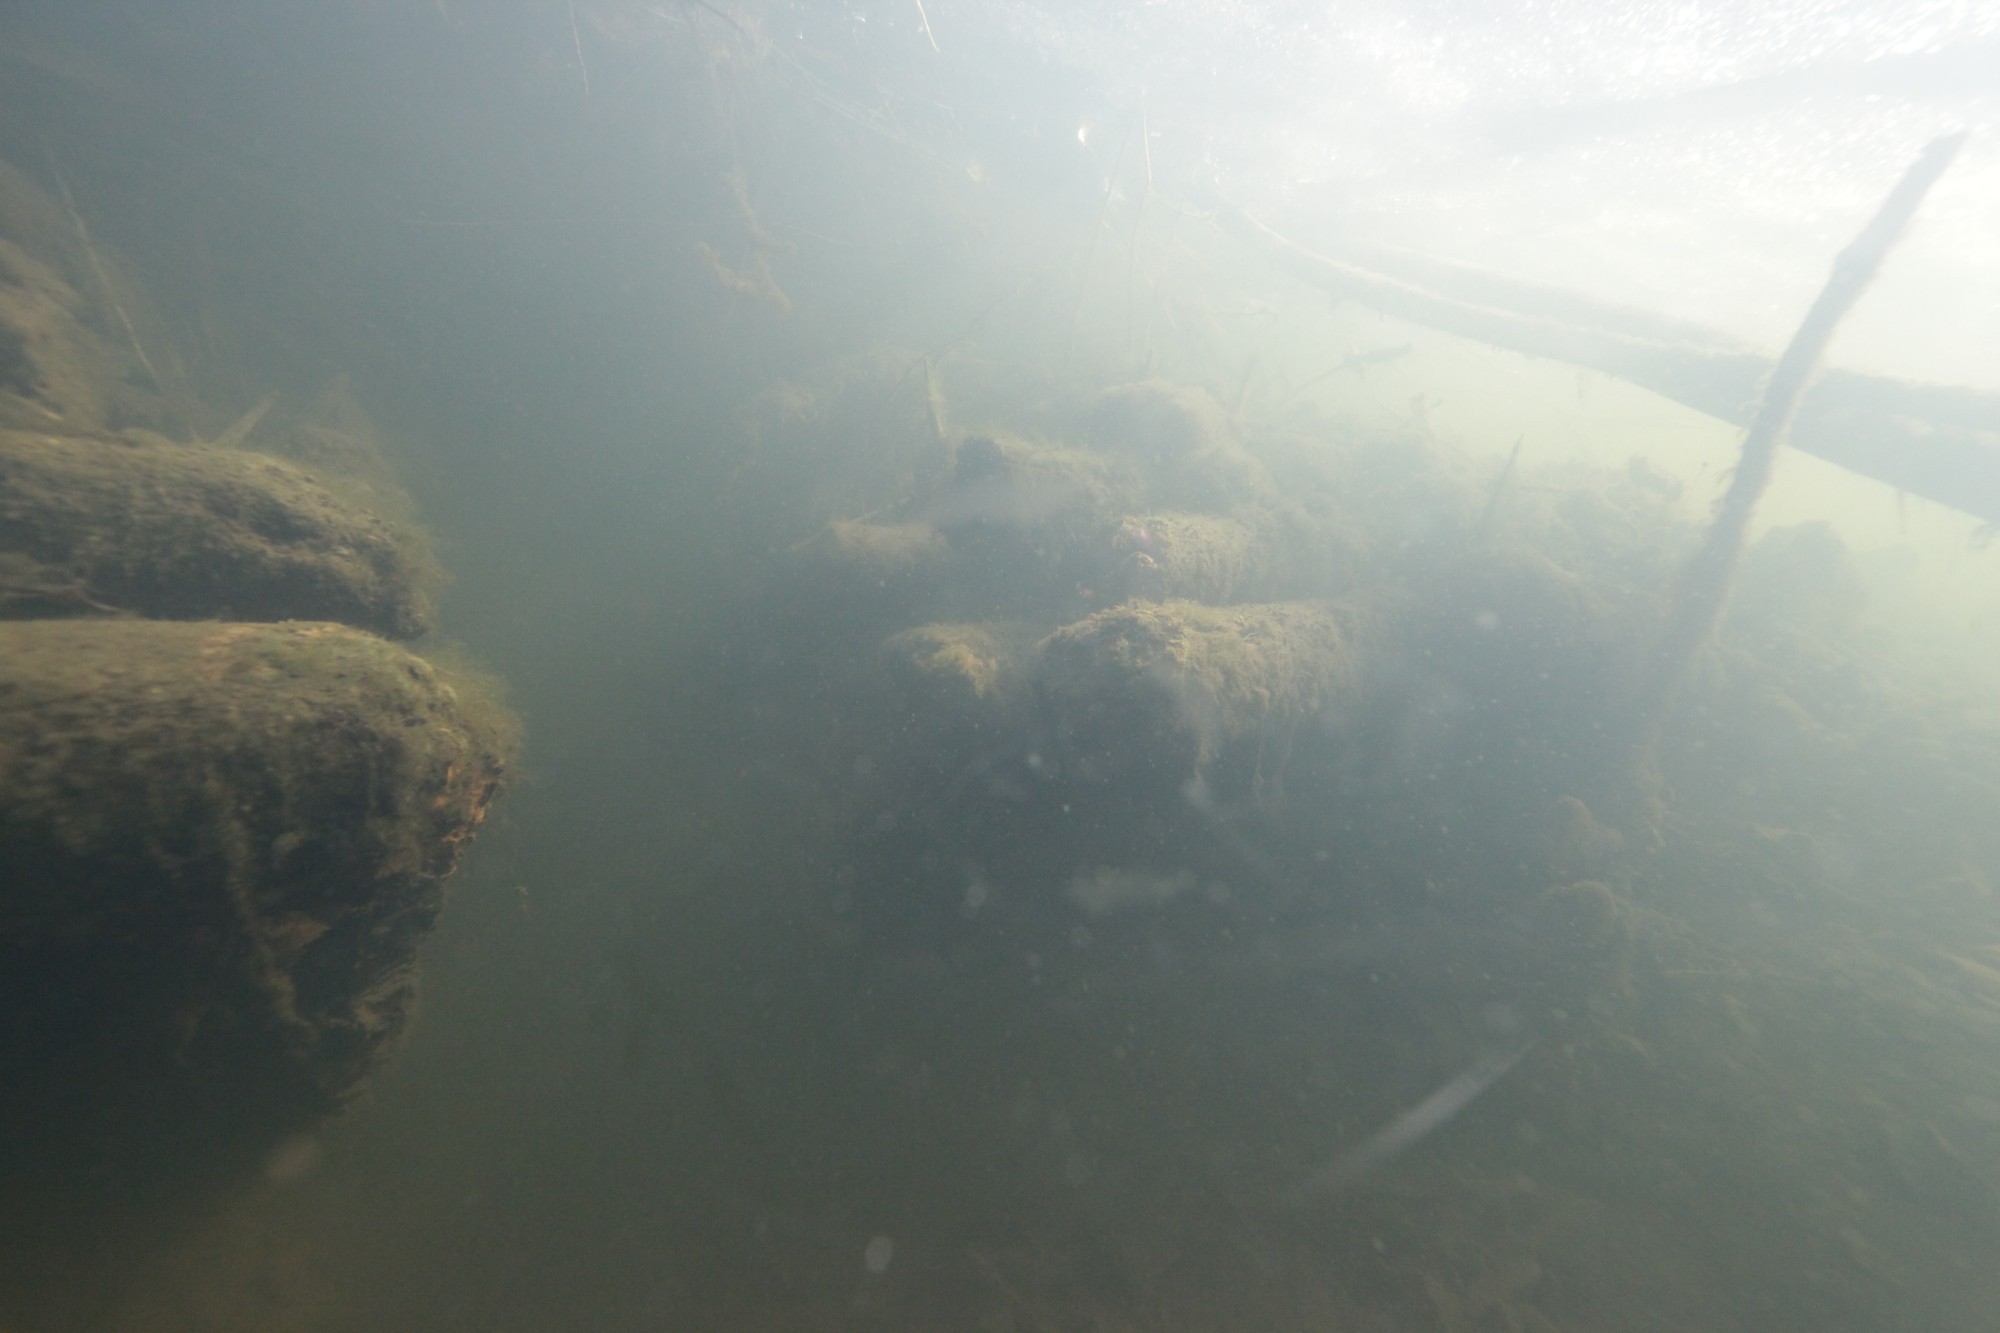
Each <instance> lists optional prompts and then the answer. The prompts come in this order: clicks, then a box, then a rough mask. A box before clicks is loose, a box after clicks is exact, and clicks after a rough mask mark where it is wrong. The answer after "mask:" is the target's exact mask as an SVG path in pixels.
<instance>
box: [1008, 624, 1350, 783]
mask: <svg viewBox="0 0 2000 1333" xmlns="http://www.w3.org/2000/svg"><path fill="white" fill-rule="evenodd" d="M1349 637H1350V635H1349V629H1348V627H1347V626H1346V625H1344V624H1343V618H1342V617H1341V616H1340V615H1338V614H1336V612H1335V611H1334V610H1333V609H1331V608H1329V607H1327V606H1324V605H1321V604H1318V603H1311V602H1273V603H1263V604H1253V605H1245V606H1228V607H1214V606H1202V605H1199V604H1196V603H1193V602H1167V603H1162V604H1157V605H1155V604H1147V603H1138V602H1133V603H1127V604H1126V605H1124V606H1118V607H1113V608H1112V609H1110V610H1108V611H1101V612H1099V613H1098V614H1096V615H1094V616H1091V617H1089V618H1088V619H1085V620H1081V621H1078V622H1077V623H1076V624H1074V625H1068V626H1065V627H1064V628H1062V629H1059V630H1057V631H1056V632H1055V633H1054V634H1052V635H1050V636H1049V637H1048V638H1047V639H1045V640H1043V642H1042V644H1041V647H1040V660H1039V662H1038V663H1037V664H1036V669H1035V682H1036V686H1037V688H1038V690H1039V691H1040V693H1041V695H1042V698H1043V700H1044V701H1045V702H1046V703H1047V704H1048V705H1049V706H1050V707H1051V709H1052V710H1053V713H1054V716H1055V721H1056V723H1057V725H1058V727H1059V729H1060V730H1061V731H1062V732H1063V734H1064V735H1065V736H1066V737H1067V738H1068V740H1069V744H1070V746H1071V747H1072V749H1073V750H1074V751H1075V752H1076V754H1077V755H1078V756H1079V758H1081V759H1082V760H1083V761H1084V762H1085V763H1086V764H1087V765H1091V766H1095V767H1097V768H1099V769H1100V770H1101V771H1103V772H1105V773H1106V775H1107V776H1109V775H1112V774H1118V775H1124V776H1128V777H1131V778H1133V779H1134V780H1137V781H1141V782H1144V781H1147V780H1148V779H1155V780H1159V781H1162V782H1172V783H1175V784H1179V783H1180V782H1182V781H1184V780H1186V779H1187V778H1189V777H1192V776H1196V775H1198V774H1199V773H1200V771H1201V769H1202V767H1203V766H1204V765H1205V764H1206V763H1207V762H1208V761H1209V760H1210V759H1212V758H1214V757H1215V756H1216V755H1217V754H1219V753H1221V752H1222V750H1223V749H1224V748H1225V747H1227V746H1228V745H1230V744H1231V743H1232V742H1234V741H1237V740H1239V739H1243V738H1246V737H1254V738H1257V739H1258V740H1259V741H1262V740H1265V739H1271V740H1274V741H1276V742H1277V743H1278V744H1280V745H1282V744H1283V743H1284V742H1285V740H1286V739H1287V738H1288V737H1289V734H1290V731H1291V729H1292V728H1293V727H1294V726H1296V724H1297V723H1299V722H1300V721H1302V720H1304V719H1306V718H1309V717H1311V716H1313V715H1314V714H1316V713H1317V712H1319V710H1320V709H1322V708H1324V707H1326V706H1328V705H1329V704H1332V703H1334V702H1335V701H1336V700H1337V699H1339V698H1340V697H1341V696H1342V695H1344V694H1346V693H1347V692H1349V691H1350V690H1351V689H1352V685H1353V678H1354V665H1353V649H1352V646H1351V644H1350V642H1349Z"/></svg>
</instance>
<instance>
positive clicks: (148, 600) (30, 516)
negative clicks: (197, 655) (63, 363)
mask: <svg viewBox="0 0 2000 1333" xmlns="http://www.w3.org/2000/svg"><path fill="white" fill-rule="evenodd" d="M433 581H434V579H433V575H432V572H431V570H430V566H429V561H428V558H427V556H426V553H425V551H424V549H423V547H422V545H421V543H420V542H418V541H417V540H416V539H415V538H414V537H413V536H412V535H411V534H410V533H407V532H405V531H403V530H402V529H400V528H398V527H397V526H396V525H394V524H391V523H389V522H387V521H385V520H383V519H381V518H379V517H377V516H375V515H374V514H371V513H368V512H365V511H363V510H360V509H357V508H355V507H353V506H351V505H348V504H346V503H344V502H343V501H342V500H341V499H340V498H339V497H338V496H337V495H335V494H334V492H333V491H332V490H330V489H329V488H328V487H327V486H326V485H324V484H323V483H322V482H320V481H319V480H318V478H316V477H315V476H314V475H313V474H312V473H311V472H308V471H307V470H306V469H304V468H302V467H299V466H297V465H295V464H292V463H287V462H285V461H283V460H282V459H277V458H270V457H266V456H265V455H262V454H256V453H251V452H248V451H246V450H241V449H225V448H217V447H215V446H212V445H201V444H173V443H169V442H167V441H165V440H156V439H152V438H146V437H140V438H129V437H128V438H103V437H96V436H55V435H46V434H37V433H31V432H26V431H0V619H16V618H44V617H50V616H67V615H87V614H93V613H108V612H126V613H131V614H136V615H141V616H148V617H154V618H160V619H169V620H184V619H206V618H220V619H229V620H287V619H307V620H335V621H340V622H341V623H343V624H348V625H354V626H358V627H360V628H362V629H370V630H376V631H379V632H381V633H384V634H388V635H390V636H392V637H396V638H409V637H414V636H415V635H418V634H421V633H423V632H424V630H426V629H427V628H428V627H429V623H430V605H429V588H428V585H429V584H430V583H431V582H433Z"/></svg>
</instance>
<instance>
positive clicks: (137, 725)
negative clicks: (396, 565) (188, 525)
mask: <svg viewBox="0 0 2000 1333" xmlns="http://www.w3.org/2000/svg"><path fill="white" fill-rule="evenodd" d="M506 749H507V732H506V724H505V721H504V716H503V715H502V714H501V713H500V712H499V710H498V708H497V706H496V705H492V704H489V703H481V702H478V701H477V700H476V699H474V700H473V701H471V702H468V701H467V699H464V698H461V696H460V695H459V693H458V692H456V691H454V689H453V688H452V687H451V686H450V685H448V684H447V683H446V682H445V681H444V680H443V679H442V678H441V677H440V675H439V674H438V672H437V671H436V670H435V669H434V668H432V667H431V666H430V665H429V664H427V663H426V662H424V661H423V660H421V659H419V658H416V657H413V656H411V655H410V654H409V653H407V652H405V651H404V650H402V649H401V648H398V647H396V646H395V645H393V644H390V643H388V642H386V641H384V640H382V639H379V638H376V637H374V636H372V635H368V634H364V633H360V632H357V631H355V630H351V629H348V628H346V627H343V626H339V625H329V624H316V623H303V622H294V623H287V624H276V625H245V624H221V623H213V622H207V623H177V622H159V621H132V620H98V621H90V620H60V621H28V622H12V623H0V1069H4V1070H5V1071H6V1075H5V1084H6V1096H5V1097H4V1098H0V1197H6V1196H8V1195H9V1194H10V1193H12V1192H14V1191H15V1190H17V1189H19V1190H20V1191H21V1193H20V1194H19V1195H17V1198H24V1197H28V1196H31V1195H33V1194H35V1193H37V1192H38V1191H36V1190H35V1189H34V1188H32V1187H33V1186H36V1185H38V1184H39V1185H40V1186H42V1187H43V1188H48V1189H54V1190H56V1191H57V1195H56V1197H58V1198H60V1199H63V1200H68V1199H69V1197H70V1193H71V1192H74V1191H75V1190H80V1189H82V1188H83V1186H82V1185H81V1184H80V1183H79V1182H84V1181H91V1182H100V1183H102V1184H103V1185H104V1186H105V1187H106V1188H120V1189H129V1188H132V1187H133V1182H135V1181H137V1182H150V1181H154V1180H156V1179H158V1178H160V1177H162V1176H166V1177H176V1176H177V1174H178V1173H183V1172H184V1173H186V1174H187V1175H189V1176H191V1177H193V1178H194V1179H196V1180H201V1181H207V1180H212V1179H213V1177H214V1175H215V1173H216V1172H217V1170H218V1169H219V1166H220V1164H221V1163H223V1162H225V1161H227V1160H229V1159H232V1158H233V1157H235V1156H237V1155H240V1154H242V1153H245V1152H248V1153H251V1154H255V1153H257V1152H259V1151H261V1150H262V1149H263V1148H266V1147H268V1145H269V1144H270V1143H271V1142H272V1141H274V1140H275V1139H276V1138H277V1137H278V1136H281V1135H283V1134H285V1133H287V1132H290V1131H292V1130H295V1129H297V1128H300V1127H302V1126H303V1125H305V1124H308V1123H310V1122H311V1120H312V1119H313V1118H314V1117H316V1116H318V1115H320V1114H323V1113H324V1112H325V1111H327V1110H328V1109H330V1108H332V1107H334V1106H336V1105H338V1104H339V1103H340V1102H341V1100H342V1099H343V1098H345V1097H347V1096H349V1095H350V1094H351V1093H352V1092H354V1091H355V1090H356V1089H357V1088H358V1087H359V1086H360V1084H361V1083H362V1082H363V1080H364V1079H365V1078H366V1076H367V1074H368V1072H369V1070H370V1069H371V1067H372V1066H373V1064H374V1062H375V1060H376V1058H377V1057H378V1055H379V1054H380V1053H381V1052H382V1051H383V1050H384V1049H385V1047H386V1046H387V1045H388V1043H389V1042H390V1040H391V1038H393V1037H394V1036H395V1035H396V1033H397V1032H398V1030H399V1029H400V1028H401V1027H402V1026H403V1023H404V1020H405V1017H406V1015H407V1013H408V1010H409V1006H410V1001H411V986H412V980H413V971H412V968H413V962H412V959H413V953H414V950H415V948H416V946H417V943H418V942H419V940H420V939H421V938H422V937H423V936H424V934H425V933H426V931H427V929H428V928H429V926H430V924H431V922H432V920H433V918H434V917H435V916H436V914H437V911H438V907H439V902H440V893H441V890H440V881H441V880H442V879H443V878H444V877H445V876H446V875H448V874H450V873H451V871H452V869H453V868H454V866H455V865H456V863H457V861H458V858H459V854H460V853H461V851H462V850H463V849H464V847H465V845H466V842H467V840H468V839H469V838H470V837H471V836H472V834H473V832H474V830H475V829H476V828H477V827H478V826H479V823H480V821H481V819H482V818H483V816H484V815H485V813H486V808H487V803H488V802H489V801H490V800H491V799H492V797H493V794H494V792H495V789H496V787H497V786H498V784H499V781H500V779H501V775H502V770H503V768H504V766H505V763H506ZM237 1165H238V1166H240V1165H241V1163H240V1162H239V1163H237ZM92 1188H96V1185H93V1186H92ZM15 1213H16V1209H15V1208H14V1207H13V1206H12V1205H9V1206H8V1207H7V1208H5V1209H0V1223H4V1224H5V1225H4V1226H0V1244H4V1243H5V1240H6V1235H5V1232H6V1231H8V1230H9V1229H11V1228H12V1227H14V1226H16V1225H19V1224H21V1221H22V1219H21V1218H20V1217H19V1216H18V1215H11V1214H15Z"/></svg>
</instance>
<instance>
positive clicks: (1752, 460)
mask: <svg viewBox="0 0 2000 1333" xmlns="http://www.w3.org/2000/svg"><path fill="white" fill-rule="evenodd" d="M1965 138H1966V136H1965V135H1964V134H1962V133H1960V134H1949V135H1945V136H1943V137H1942V138H1938V139H1933V140H1932V141H1931V142H1930V144H1929V145H1928V146H1927V147H1926V148H1925V149H1924V151H1923V154H1922V155H1921V156H1920V157H1918V159H1917V160H1916V161H1915V162H1914V163H1912V164H1911V165H1910V167H1909V169H1908V170H1907V171H1905V172H1904V173H1903V177H1902V179H1901V180H1899V181H1898V182H1897V183H1896V187H1895V188H1894V189H1893V190H1891V191H1890V192H1889V195H1888V197H1887V198H1886V199H1884V200H1883V201H1882V205H1881V207H1880V208H1879V209H1878V210H1877V211H1876V214H1875V216H1874V217H1873V218H1871V219H1870V220H1869V222H1868V225H1867V226H1865V227H1863V228H1862V230H1861V232H1860V234H1859V235H1857V236H1856V237H1855V238H1854V240H1853V241H1852V242H1850V243H1849V245H1848V247H1847V248H1846V249H1845V250H1842V251H1841V252H1840V254H1839V255H1838V256H1836V257H1835V259H1834V262H1833V272H1832V273H1830V274H1829V275H1828V276H1827V280H1826V285H1825V286H1824V287H1823V288H1822V289H1821V290H1820V294H1819V296H1818V298H1817V299H1816V300H1814V302H1813V304H1812V309H1810V310H1808V311H1807V312H1806V315H1805V318H1804V319H1803V320H1802V321H1801V322H1800V324H1799V327H1798V329H1797V331H1796V332H1794V333H1793V334H1792V340H1791V342H1790V343H1789V344H1788V345H1787V346H1786V348H1785V351H1784V354H1783V355H1782V356H1780V357H1779V358H1778V364H1777V366H1776V367H1775V368H1774V369H1773V370H1772V372H1771V378H1770V381H1769V382H1768V383H1767V384H1766V385H1765V386H1764V393H1763V397H1762V398H1761V399H1760V400H1759V401H1758V404H1757V412H1756V415H1755V417H1753V418H1752V420H1751V422H1750V428H1749V430H1748V432H1747V433H1746V434H1745V435H1744V437H1743V449H1742V453H1741V455H1740V456H1739V458H1738V460H1737V464H1736V471H1735V473H1734V474H1733V475H1732V477H1731V478H1730V482H1729V489H1728V491H1727V492H1726V493H1725V494H1724V495H1723V497H1722V502H1721V504H1720V505H1719V506H1718V507H1717V509H1716V515H1715V520H1714V522H1713V523H1712V524H1711V525H1710V526H1709V530H1708V534H1707V536H1706V538H1705V539H1704V540H1703V542H1702V545H1701V549H1700V550H1698V551H1697V552H1696V553H1695V555H1694V556H1693V558H1692V559H1690V560H1689V561H1688V564H1687V568H1686V569H1684V570H1683V571H1682V572H1681V577H1680V584H1679V587H1678V588H1677V590H1676V595H1675V598H1674V604H1673V607H1672V609H1671V610H1670V611H1669V612H1668V615H1667V623H1666V625H1665V627H1664V628H1663V629H1662V630H1661V632H1660V637H1659V640H1658V642H1657V643H1656V644H1655V645H1654V647H1653V651H1652V655H1651V657H1650V658H1649V659H1648V661H1647V663H1646V664H1645V667H1644V668H1643V672H1642V675H1641V679H1640V682H1639V687H1638V691H1637V695H1636V698H1635V701H1634V703H1633V706H1632V714H1633V716H1632V723H1631V725H1632V728H1633V732H1634V737H1635V739H1634V741H1633V743H1632V744H1633V750H1634V756H1633V761H1632V762H1633V764H1634V766H1635V767H1637V768H1643V767H1645V766H1646V765H1648V764H1649V763H1650V762H1651V758H1650V754H1649V751H1650V750H1651V748H1652V746H1653V744H1654V740H1655V737H1656V735H1657V733H1658V730H1659V728H1660V726H1661V725H1662V723H1663V722H1664V720H1665V715H1666V712H1667V710H1668V709H1670V708H1671V707H1672V706H1673V698H1674V693H1675V691H1676V690H1677V689H1678V688H1679V687H1680V682H1681V678H1682V677H1683V676H1684V675H1685V674H1686V672H1687V667H1688V662H1689V660H1690V658H1692V657H1693V655H1694V653H1695V651H1696V649H1698V648H1699V647H1700V646H1701V644H1702V643H1703V642H1704V641H1705V640H1706V639H1707V638H1708V637H1709V636H1710V635H1711V634H1712V633H1713V632H1714V630H1715V624H1716V621H1717V620H1718V619H1719V618H1720V617H1721V615H1722V607H1723V603H1724V602H1725V601H1726V600H1727V599H1728V596H1729V585H1730V582H1731V580H1732V579H1733V578H1734V577H1735V573H1736V565H1737V562H1738V561H1739V560H1740V559H1741V557H1742V554H1743V542H1744V538H1745V534H1747V533H1748V531H1749V529H1750V516H1751V514H1752V513H1754V512H1755V510H1756V508H1757V502H1758V500H1760V499H1761V498H1763V494H1764V488H1765V486H1766V485H1768V484H1769V482H1770V480H1771V469H1772V466H1773V464H1774V463H1775V462H1776V461H1777V456H1778V449H1779V447H1780V446H1781V445H1782V444H1783V443H1784V441H1785V435H1786V432H1787V431H1788V430H1789V429H1790V427H1791V424H1792V418H1793V416H1794V415H1795V413H1796V412H1797V410H1798V404H1799V399H1800V397H1801V396H1803V395H1804V393H1805V391H1806V385H1807V382H1808V381H1809V380H1810V379H1811V377H1812V374H1813V372H1814V371H1815V370H1816V369H1818V367H1819V363H1820V359H1821V357H1822V356H1824V355H1825V352H1826V346H1827V344H1828V343H1829V342H1830V341H1832V339H1833V333H1834V330H1835V329H1836V328H1838V327H1839V326H1840V321H1841V320H1842V319H1844V318H1845V317H1846V316H1847V312H1848V311H1849V310H1851V309H1853V308H1854V303H1855V302H1856V301H1857V300H1859V299H1860V297H1861V293H1862V292H1863V291H1864V290H1866V289H1867V287H1868V284H1869V283H1871V282H1873V281H1874V279H1875V272H1876V270H1877V269H1879V268H1880V267H1881V266H1882V261H1883V260H1884V259H1885V258H1887V257H1888V254H1889V251H1890V250H1891V249H1892V248H1894V246H1895V244H1896V241H1897V240H1898V239H1899V238H1900V237H1901V236H1902V234H1903V229H1904V228H1905V227H1907V226H1908V225H1909V223H1910V219H1911V218H1912V217H1914V216H1915V215H1916V211H1917V208H1918V206H1919V205H1920V204H1922V203H1923V201H1924V196H1925V195H1926V194H1928V193H1930V189H1931V186H1933V185H1935V184H1936V183H1937V181H1938V178H1939V177H1940V176H1942V175H1944V173H1945V170H1946V168H1948V167H1949V166H1950V165H1951V163H1952V159H1953V158H1955V157H1956V156H1957V155H1958V150H1959V149H1960V148H1962V147H1964V145H1965Z"/></svg>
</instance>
